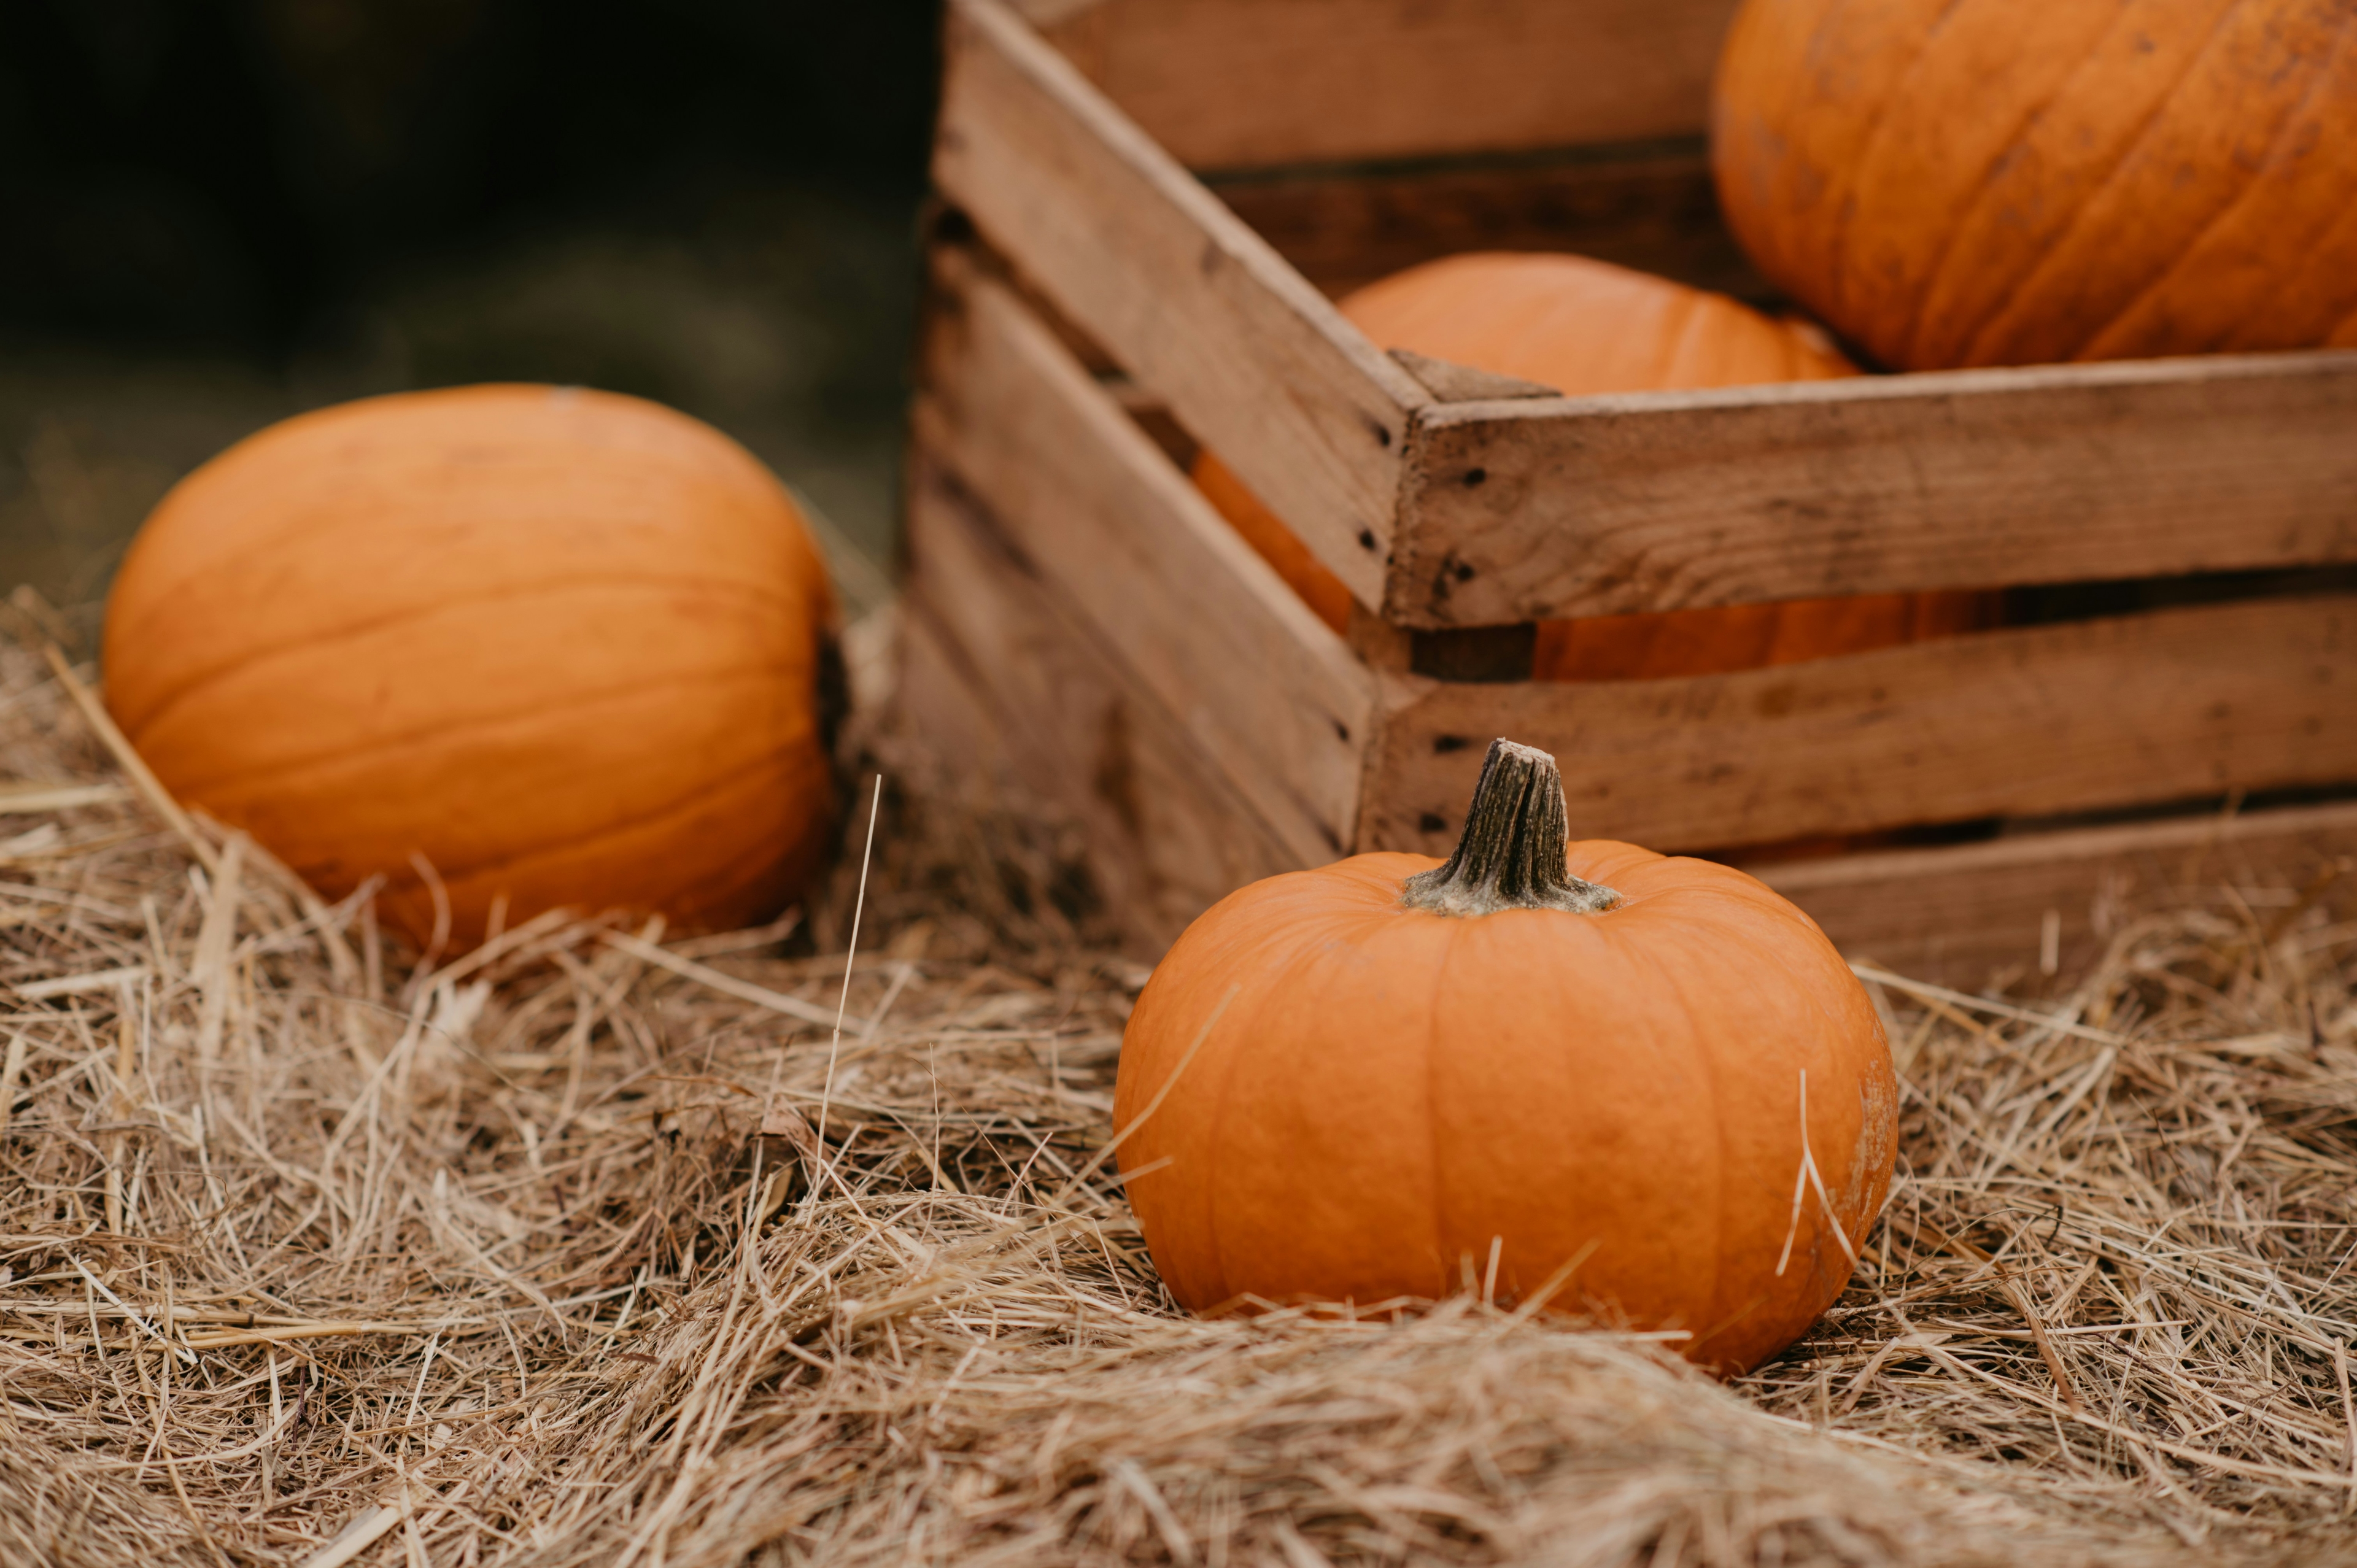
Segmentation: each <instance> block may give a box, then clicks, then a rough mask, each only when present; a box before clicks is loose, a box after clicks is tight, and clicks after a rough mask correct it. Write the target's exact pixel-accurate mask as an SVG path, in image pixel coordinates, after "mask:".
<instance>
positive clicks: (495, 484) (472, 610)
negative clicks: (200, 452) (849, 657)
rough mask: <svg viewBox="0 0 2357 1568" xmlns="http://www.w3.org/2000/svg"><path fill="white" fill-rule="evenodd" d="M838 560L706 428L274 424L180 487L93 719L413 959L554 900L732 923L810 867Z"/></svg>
mask: <svg viewBox="0 0 2357 1568" xmlns="http://www.w3.org/2000/svg"><path fill="white" fill-rule="evenodd" d="M832 615H833V609H832V601H831V598H830V596H829V590H828V587H827V584H826V577H825V574H824V569H823V566H822V564H821V563H820V560H819V557H818V555H817V553H816V551H815V550H814V548H813V545H812V543H811V541H810V538H809V535H808V533H807V532H806V529H805V527H804V525H803V522H802V518H801V515H800V513H799V512H798V511H797V510H795V508H794V505H793V502H792V500H791V499H790V498H789V497H788V496H787V494H786V493H785V491H784V489H782V488H781V487H780V485H779V484H778V482H777V481H776V479H775V478H772V477H771V476H770V474H769V472H768V471H767V470H766V469H764V468H763V467H761V466H760V464H759V463H758V462H757V461H755V460H754V459H753V458H752V457H751V456H748V454H747V453H746V452H745V451H744V450H743V449H742V448H740V447H738V446H737V445H736V444H735V443H733V442H731V441H729V440H728V439H727V438H726V437H725V436H723V435H720V434H719V433H718V432H717V431H715V430H713V429H711V428H710V427H708V426H706V425H704V424H700V423H698V422H697V421H694V420H693V419H690V418H688V417H687V416H685V415H683V414H679V413H673V412H672V411H670V410H667V409H663V408H661V407H658V406H656V405H654V404H652V403H643V402H640V401H639V400H637V399H635V398H627V397H621V396H617V395H613V394H610V393H602V392H586V391H580V390H577V389H570V388H566V389H556V388H547V387H530V386H489V387H473V388H465V389H458V390H453V391H445V392H417V393H407V394H402V395H398V396H393V397H384V398H374V399H370V400H366V401H363V402H361V403H347V404H344V405H342V406H339V407H336V408H330V409H326V410H323V411H320V412H318V413H310V414H306V415H303V416H300V417H298V418H296V419H291V420H288V421H286V422H285V423H283V424H277V425H274V426H273V427H271V428H270V429H268V430H265V431H264V432H262V433H261V434H259V435H254V436H253V437H251V438H250V439H248V440H246V441H244V442H242V443H240V444H239V445H238V446H233V447H231V449H230V450H229V451H227V452H225V453H223V454H222V455H221V456H219V457H216V458H215V459H213V460H212V461H211V462H210V463H208V464H206V465H205V466H204V467H201V468H199V469H198V470H197V471H196V472H195V473H193V474H191V475H189V476H188V478H186V479H185V480H183V481H182V482H181V483H180V484H179V485H178V487H177V488H175V489H173V491H172V492H171V493H170V494H169V495H167V497H166V498H165V499H164V500H163V502H162V503H161V504H160V505H159V506H158V507H157V508H156V511H155V513H154V514H153V515H152V516H151V517H150V518H149V519H148V521H147V522H146V524H145V527H144V528H143V529H142V531H141V532H140V535H139V537H138V539H137V541H136V542H135V544H134V545H133V548H132V551H131V553H130V555H129V556H128V558H127V559H126V560H125V561H124V566H123V570H122V572H121V574H120V575H119V576H118V577H117V579H116V582H115V585H114V589H113V595H112V596H111V598H110V600H109V602H108V607H107V623H106V638H105V650H104V674H105V681H106V700H107V705H108V706H109V708H110V709H111V710H112V711H113V714H114V716H115V719H116V721H117V722H118V723H119V724H120V725H122V727H123V729H124V733H125V735H127V736H129V737H130V739H131V740H132V742H133V744H134V745H135V746H137V747H138V748H139V750H140V752H141V753H142V754H143V755H144V756H145V757H146V759H147V761H148V763H149V765H150V766H151V767H152V768H154V769H155V770H156V775H157V777H158V778H159V779H162V780H163V782H164V784H165V785H166V787H167V788H168V789H171V790H172V792H173V793H174V794H175V795H176V796H178V797H179V798H180V799H181V800H184V801H186V802H187V803H188V804H190V805H192V806H196V807H199V808H200V809H202V810H204V811H208V812H210V814H211V815H213V816H214V817H216V818H218V819H219V820H221V822H226V823H228V824H230V825H231V826H235V827H240V828H242V829H245V830H246V831H248V832H252V833H253V836H254V838H255V839H256V840H257V841H259V842H260V843H262V844H264V846H265V847H267V848H268V849H270V850H271V851H272V852H273V853H274V854H277V855H278V856H279V857H280V858H282V859H283V860H285V861H286V862H287V863H288V864H289V865H292V866H293V867H294V868H295V869H296V871H298V872H299V873H301V874H302V875H304V876H305V877H306V878H307V879H308V880H309V881H310V882H312V884H313V885H314V886H317V887H318V888H319V889H320V890H321V891H322V892H325V893H328V894H329V895H330V896H340V895H342V894H344V893H346V892H349V891H350V890H351V889H352V888H354V887H357V886H359V885H360V884H361V882H362V881H363V880H364V879H366V878H367V877H370V876H371V875H377V876H382V877H384V878H386V879H387V883H386V891H385V895H384V901H385V905H386V908H388V910H389V911H390V912H391V913H392V914H393V917H394V918H396V919H398V920H399V921H401V922H402V923H404V924H405V925H407V926H408V927H409V928H410V929H412V930H413V931H414V932H415V933H416V934H418V935H419V936H421V937H424V936H425V934H427V933H428V932H430V930H431V929H432V928H433V925H434V921H435V915H434V908H433V900H432V897H431V896H430V893H429V891H428V888H427V886H426V885H425V880H424V878H423V876H422V875H421V874H420V873H419V872H418V871H417V870H416V869H415V867H414V864H413V861H412V856H413V855H417V856H422V857H423V858H424V859H425V861H426V862H427V864H428V865H430V866H431V867H432V869H433V870H434V872H435V873H436V875H438V876H439V877H440V879H441V880H442V881H443V883H444V884H445V886H446V888H447V896H448V898H449V901H450V906H451V915H452V924H453V935H454V936H455V937H456V938H457V940H467V939H468V938H470V937H472V936H475V935H479V933H480V932H481V930H482V929H483V926H484V922H485V920H486V918H488V916H489V913H490V907H491V905H492V903H493V901H494V900H495V899H497V898H499V897H500V896H502V895H504V896H505V897H507V899H508V916H509V918H510V919H511V920H516V919H522V918H528V917H529V916H530V915H532V914H533V913H536V912H538V911H539V910H542V909H544V908H552V907H555V906H558V905H567V904H569V905H577V906H581V907H584V908H588V909H592V910H594V909H601V908H616V907H619V908H634V909H642V910H653V911H660V912H662V913H663V914H665V915H667V916H669V917H670V918H673V919H674V920H677V921H683V922H687V923H691V924H731V923H737V922H740V921H742V920H745V919H748V918H752V917H754V916H756V915H758V914H760V913H763V912H766V911H767V910H769V909H770V908H774V907H776V906H777V905H778V904H780V902H782V900H783V899H784V898H785V897H787V896H788V895H789V894H790V893H791V890H792V889H793V887H794V886H795V885H796V883H797V882H798V880H799V879H800V878H801V877H802V875H804V874H805V873H806V872H807V870H808V869H809V868H810V867H811V866H812V865H813V863H814V861H815V858H816V855H817V854H818V851H819V848H820V834H821V830H822V828H823V823H824V822H825V819H826V816H827V812H828V810H829V803H830V799H829V792H830V788H831V785H830V779H829V775H828V769H827V763H826V757H825V755H824V752H823V746H822V744H821V740H820V736H819V726H818V719H817V690H816V685H817V676H818V652H819V640H820V638H821V636H822V634H823V631H824V629H825V628H826V626H827V624H828V623H829V621H830V620H831V618H832Z"/></svg>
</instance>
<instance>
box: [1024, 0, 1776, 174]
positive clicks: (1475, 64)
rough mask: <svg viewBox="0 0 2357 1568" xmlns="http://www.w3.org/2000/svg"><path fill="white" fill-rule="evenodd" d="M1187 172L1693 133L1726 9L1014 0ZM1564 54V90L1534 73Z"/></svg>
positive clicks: (1516, 2)
mask: <svg viewBox="0 0 2357 1568" xmlns="http://www.w3.org/2000/svg"><path fill="white" fill-rule="evenodd" d="M1020 9H1021V10H1022V11H1023V13H1024V14H1025V15H1026V16H1028V17H1029V18H1030V19H1031V20H1032V21H1034V22H1035V23H1036V24H1037V25H1038V26H1039V27H1040V28H1041V30H1042V31H1043V32H1044V33H1045V34H1046V36H1047V37H1048V38H1049V39H1050V40H1052V41H1053V42H1054V43H1055V44H1056V45H1057V47H1058V48H1060V50H1061V51H1062V52H1064V53H1065V54H1067V55H1069V56H1070V57H1071V59H1073V60H1074V61H1075V62H1076V63H1077V64H1078V65H1079V66H1080V67H1081V69H1082V70H1083V71H1085V72H1086V73H1087V74H1088V76H1089V77H1091V78H1092V79H1093V80H1094V81H1096V82H1097V83H1098V84H1099V85H1101V86H1103V88H1105V89H1106V90H1107V91H1110V92H1111V93H1112V94H1113V96H1114V97H1115V98H1116V99H1118V100H1119V101H1120V102H1122V103H1124V104H1125V105H1126V106H1127V108H1128V110H1129V112H1130V113H1132V114H1133V115H1134V116H1135V118H1136V120H1137V122H1138V124H1141V125H1142V126H1144V127H1145V129H1146V132H1147V134H1150V135H1152V136H1153V137H1154V139H1155V140H1156V141H1157V143H1159V144H1160V145H1162V146H1164V147H1166V148H1168V150H1169V151H1170V152H1171V153H1172V154H1173V155H1174V156H1177V157H1178V158H1179V159H1180V160H1181V161H1182V162H1184V163H1187V164H1189V165H1190V166H1195V167H1199V168H1235V167H1244V166H1265V165H1270V164H1294V163H1332V162H1344V161H1351V160H1359V159H1368V158H1396V157H1421V156H1430V155H1432V154H1435V153H1455V152H1476V151H1479V152H1496V151H1501V150H1507V149H1513V148H1525V147H1561V146H1572V145H1578V144H1581V143H1588V142H1622V141H1634V140H1639V139H1641V138H1646V137H1652V136H1665V135H1674V134H1679V133H1682V132H1695V131H1699V130H1701V129H1702V127H1703V120H1702V115H1701V113H1700V109H1701V105H1702V102H1703V98H1704V93H1705V91H1706V89H1707V86H1708V84H1709V81H1710V73H1711V70H1712V67H1713V65H1714V64H1715V63H1716V61H1717V55H1718V39H1719V35H1720V34H1721V33H1722V32H1724V31H1725V30H1726V27H1727V19H1728V18H1729V17H1730V16H1734V15H1735V0H1602V3H1598V0H1587V3H1585V4H1566V3H1565V0H1457V3H1455V4H1448V5H1435V4H1433V3H1432V0H1308V3H1306V4H1305V3H1304V0H1286V3H1285V4H1278V5H1272V4H1270V3H1269V0H1023V4H1022V5H1021V7H1020ZM1544 60H1577V61H1578V62H1579V68H1580V74H1579V80H1578V81H1577V82H1576V83H1573V82H1567V81H1565V80H1564V78H1563V77H1562V75H1560V74H1559V73H1556V72H1552V71H1547V70H1534V63H1535V62H1538V61H1544Z"/></svg>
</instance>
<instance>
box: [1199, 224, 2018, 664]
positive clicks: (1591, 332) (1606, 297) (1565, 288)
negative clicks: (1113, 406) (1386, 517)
mask: <svg viewBox="0 0 2357 1568" xmlns="http://www.w3.org/2000/svg"><path fill="white" fill-rule="evenodd" d="M1341 309H1342V314H1343V315H1344V316H1346V317H1349V318H1350V319H1351V322H1352V323H1353V324H1354V325H1356V326H1357V327H1358V328H1359V329H1360V330H1361V331H1362V332H1364V333H1365V334H1366V335H1367V336H1368V338H1371V339H1372V340H1373V341H1374V342H1376V343H1378V344H1380V345H1382V346H1383V347H1384V348H1386V349H1407V350H1409V351H1410V352H1413V353H1417V354H1423V355H1426V356H1428V357H1430V358H1432V359H1437V360H1449V361H1451V362H1453V363H1456V364H1459V365H1465V366H1469V367H1470V368H1472V369H1474V370H1480V371H1490V372H1491V373H1492V374H1495V375H1504V376H1514V377H1519V378H1520V379H1522V380H1524V381H1535V382H1538V383H1539V384H1541V385H1543V386H1550V387H1553V388H1555V390H1557V391H1558V392H1564V393H1565V394H1566V395H1568V396H1573V397H1582V396H1587V395H1589V394H1592V393H1597V392H1638V391H1659V390H1663V389H1669V388H1677V387H1724V386H1746V385H1751V384H1755V383H1760V382H1768V381H1822V380H1826V379H1828V378H1831V377H1835V376H1847V375H1854V374H1856V373H1857V371H1856V370H1855V368H1854V367H1853V366H1852V365H1851V364H1850V363H1849V362H1848V361H1847V360H1844V359H1843V358H1842V357H1841V356H1840V355H1839V354H1837V353H1835V351H1834V350H1833V349H1832V348H1831V347H1830V346H1828V345H1827V344H1825V343H1824V341H1823V339H1822V338H1820V337H1818V336H1817V335H1816V334H1815V333H1814V331H1813V329H1812V328H1808V327H1806V326H1804V325H1802V324H1798V323H1793V322H1783V321H1776V320H1771V319H1770V317H1765V316H1762V315H1761V314H1760V313H1759V312H1758V311H1756V310H1753V309H1751V308H1749V306H1743V305H1739V304H1738V303H1737V302H1736V301H1734V300H1731V299H1728V298H1727V297H1726V296H1724V295H1716V294H1707V293H1705V292H1704V291H1702V290H1700V289H1692V288H1687V287H1685V286H1684V285H1680V284H1674V283H1671V282H1669V281H1668V280H1666V279H1663V278H1657V277H1652V276H1649V275H1648V274H1643V273H1638V272H1631V271H1630V270H1629V269H1628V268H1626V267H1616V266H1612V265H1610V264H1609V263H1604V262H1597V261H1590V260H1588V259H1587V258H1586V257H1583V256H1568V255H1551V254H1516V253H1509V252H1477V253H1472V254H1468V255H1460V256H1450V257H1447V258H1445V259H1443V260H1441V261H1437V262H1428V263H1425V264H1423V265H1421V266H1415V267H1410V268H1408V269H1407V270H1406V271H1405V272H1402V273H1397V274H1394V275H1392V276H1391V277H1388V278H1385V279H1383V281H1381V282H1379V283H1373V284H1370V285H1367V286H1366V287H1365V288H1362V289H1361V290H1359V291H1358V292H1357V293H1355V294H1353V295H1351V296H1350V297H1349V298H1347V299H1345V300H1343V301H1342V305H1341ZM1194 478H1195V482H1196V484H1197V486H1198V487H1199V488H1200V489H1201V490H1202V491H1203V494H1204V495H1205V497H1206V498H1207V499H1210V500H1211V504H1212V505H1213V506H1214V507H1216V508H1218V509H1219V510H1220V512H1221V514H1222V516H1224V517H1225V518H1227V520H1228V521H1230V522H1231V523H1232V524H1233V525H1234V527H1235V528H1236V531H1237V532H1240V533H1242V534H1243V537H1244V539H1245V541H1246V542H1249V543H1250V544H1251V545H1252V546H1253V548H1254V550H1256V551H1258V552H1259V553H1260V554H1261V556H1262V558H1263V559H1265V560H1266V561H1267V562H1268V563H1269V564H1270V565H1272V566H1274V567H1275V568H1276V571H1277V575H1280V576H1282V577H1283V578H1284V579H1285V580H1286V582H1287V583H1289V584H1291V585H1293V588H1294V591H1295V592H1296V593H1297V594H1299V595H1300V596H1301V597H1302V599H1303V601H1304V602H1306V603H1307V604H1308V606H1309V607H1310V608H1311V609H1313V610H1315V611H1317V612H1318V616H1319V618H1322V619H1323V620H1324V621H1325V622H1326V623H1327V625H1329V626H1330V627H1332V628H1334V629H1335V630H1336V631H1341V630H1344V629H1345V628H1347V627H1348V626H1349V624H1350V616H1351V593H1350V590H1349V589H1348V588H1346V587H1344V586H1343V585H1342V581H1341V579H1340V578H1339V577H1337V576H1335V575H1333V574H1332V573H1331V572H1329V571H1328V570H1327V569H1326V568H1325V566H1323V565H1322V564H1319V563H1318V559H1317V557H1315V556H1314V555H1312V554H1310V553H1309V551H1308V548H1307V547H1306V546H1304V545H1303V544H1302V543H1301V542H1300V541H1299V540H1298V539H1297V538H1295V537H1294V535H1293V533H1292V532H1291V531H1290V530H1288V529H1287V528H1286V526H1285V524H1284V523H1283V522H1281V521H1278V520H1277V518H1276V516H1275V514H1274V513H1273V512H1271V511H1270V510H1268V509H1267V508H1266V507H1265V506H1264V505H1262V504H1261V502H1260V500H1259V499H1257V498H1256V497H1254V495H1253V493H1252V491H1251V490H1250V489H1247V488H1246V487H1245V486H1244V484H1243V481H1242V480H1241V479H1239V478H1236V476H1235V474H1234V472H1233V471H1232V470H1231V469H1230V468H1229V467H1227V466H1226V465H1225V464H1223V463H1222V462H1221V461H1220V460H1219V458H1218V457H1217V456H1213V455H1212V454H1211V453H1209V452H1205V453H1203V454H1201V455H1200V456H1199V457H1198V458H1197V460H1196V463H1195V468H1194ZM1990 618H1991V605H1990V602H1989V600H1988V599H1987V596H1984V595H1979V594H1969V593H1941V594H1878V595H1869V596H1860V597H1849V598H1815V599H1788V600H1784V601H1781V602H1778V603H1771V604H1754V605H1735V606H1730V607H1727V608H1724V609H1704V610H1672V611H1668V612H1666V613H1662V614H1654V615H1641V616H1598V617H1593V618H1587V619H1582V620H1576V621H1562V620H1558V621H1543V622H1541V623H1540V625H1539V637H1538V646H1537V650H1536V652H1535V655H1534V660H1533V664H1534V669H1533V673H1534V675H1535V676H1536V678H1537V679H1539V680H1543V681H1630V680H1641V679H1645V678H1648V677H1661V676H1671V675H1705V674H1712V673H1717V672H1718V671H1728V670H1749V669H1757V668H1760V667H1761V666H1764V665H1770V664H1786V663H1792V662H1794V661H1797V660H1804V659H1821V658H1825V657H1828V656H1830V655H1833V654H1837V653H1857V652H1863V651H1865V650H1867V649H1873V648H1888V647H1891V646H1894V645H1896V644H1899V643H1902V642H1911V641H1915V640H1917V639H1922V638H1928V637H1939V636H1947V635H1951V634H1953V633H1954V632H1958V631H1964V630H1969V629H1971V628H1974V627H1975V626H1979V625H1984V624H1986V622H1987V621H1988V620H1989V619H1990Z"/></svg>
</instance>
